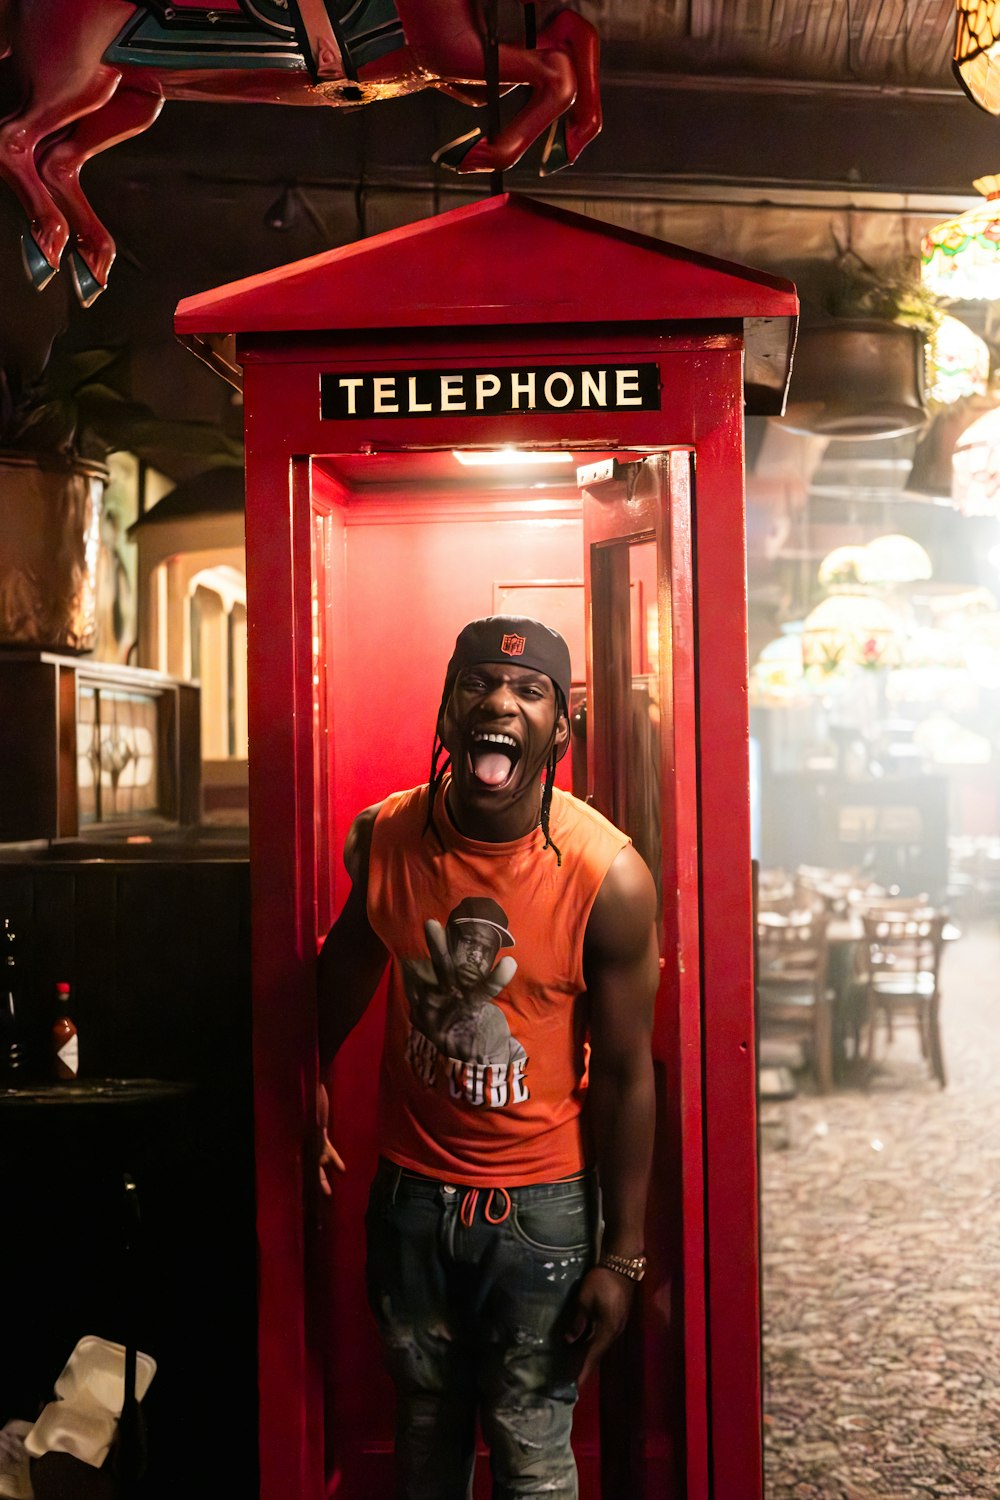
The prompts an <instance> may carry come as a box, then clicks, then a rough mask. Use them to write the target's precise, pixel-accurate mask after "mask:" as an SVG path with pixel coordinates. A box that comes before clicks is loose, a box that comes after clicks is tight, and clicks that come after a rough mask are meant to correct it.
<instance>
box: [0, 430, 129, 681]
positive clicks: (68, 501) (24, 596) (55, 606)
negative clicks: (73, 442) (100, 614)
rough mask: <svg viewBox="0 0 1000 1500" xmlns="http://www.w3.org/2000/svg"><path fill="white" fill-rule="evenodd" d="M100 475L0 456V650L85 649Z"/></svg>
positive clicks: (73, 465)
mask: <svg viewBox="0 0 1000 1500" xmlns="http://www.w3.org/2000/svg"><path fill="white" fill-rule="evenodd" d="M108 477H109V475H108V470H107V469H106V468H105V467H104V465H103V464H99V463H94V462H92V461H90V460H87V459H63V460H60V459H58V458H47V457H42V456H37V455H33V454H26V453H7V452H2V451H0V645H3V646H35V647H39V646H41V647H45V648H48V649H52V650H57V651H92V650H93V649H94V646H95V644H96V632H97V568H98V559H99V556H100V540H101V510H102V506H103V501H104V489H105V486H106V485H107V482H108Z"/></svg>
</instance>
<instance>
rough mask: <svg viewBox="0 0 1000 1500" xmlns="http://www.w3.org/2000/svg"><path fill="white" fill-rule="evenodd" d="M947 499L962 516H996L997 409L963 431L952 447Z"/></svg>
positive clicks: (999, 466)
mask: <svg viewBox="0 0 1000 1500" xmlns="http://www.w3.org/2000/svg"><path fill="white" fill-rule="evenodd" d="M951 496H952V501H953V502H954V504H955V505H956V506H957V507H958V509H959V510H960V511H961V512H962V514H963V515H965V516H1000V407H996V408H995V409H994V410H993V411H990V412H987V413H986V415H985V416H984V417H980V418H979V420H978V421H976V422H973V424H972V426H971V427H967V428H966V429H965V431H964V432H963V433H962V436H961V437H960V438H959V440H958V443H957V444H956V445H955V455H954V457H953V458H952V461H951Z"/></svg>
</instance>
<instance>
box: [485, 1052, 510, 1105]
mask: <svg viewBox="0 0 1000 1500" xmlns="http://www.w3.org/2000/svg"><path fill="white" fill-rule="evenodd" d="M489 1072H490V1100H489V1103H490V1109H502V1108H503V1106H504V1105H505V1104H506V1103H507V1068H506V1066H505V1064H504V1063H490V1064H489Z"/></svg>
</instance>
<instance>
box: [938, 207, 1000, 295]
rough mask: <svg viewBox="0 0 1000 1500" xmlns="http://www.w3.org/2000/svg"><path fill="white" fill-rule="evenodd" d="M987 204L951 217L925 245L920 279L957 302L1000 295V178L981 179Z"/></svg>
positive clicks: (939, 226)
mask: <svg viewBox="0 0 1000 1500" xmlns="http://www.w3.org/2000/svg"><path fill="white" fill-rule="evenodd" d="M973 187H974V188H976V189H977V191H978V192H980V193H982V194H983V196H984V197H985V199H986V202H985V203H980V204H978V205H977V206H976V207H975V208H970V209H969V210H968V211H967V212H966V213H964V214H959V216H958V218H957V219H946V220H945V222H944V223H943V224H938V225H936V226H935V228H933V229H932V230H930V231H929V233H927V234H925V235H924V237H923V239H922V240H921V242H920V279H921V281H922V282H923V284H924V286H925V287H927V289H928V291H931V292H935V293H936V294H937V295H938V296H939V297H950V298H951V299H952V300H953V301H957V302H977V301H982V300H983V299H987V300H989V301H993V300H994V299H996V298H997V297H1000V201H998V200H1000V177H977V178H976V180H975V182H974V183H973Z"/></svg>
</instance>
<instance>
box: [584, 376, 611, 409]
mask: <svg viewBox="0 0 1000 1500" xmlns="http://www.w3.org/2000/svg"><path fill="white" fill-rule="evenodd" d="M581 374H582V377H583V378H582V380H581V382H580V385H581V390H580V395H581V398H582V402H583V405H584V406H589V405H590V398H591V396H593V398H594V400H595V401H596V402H597V404H598V406H607V404H608V372H607V370H598V372H597V374H596V376H594V375H592V374H591V373H590V371H589V370H583V371H581Z"/></svg>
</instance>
